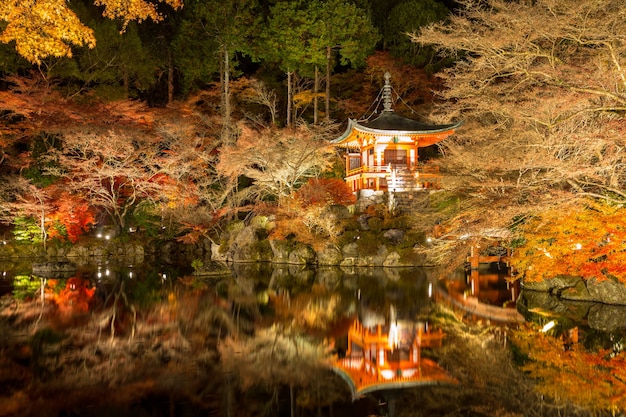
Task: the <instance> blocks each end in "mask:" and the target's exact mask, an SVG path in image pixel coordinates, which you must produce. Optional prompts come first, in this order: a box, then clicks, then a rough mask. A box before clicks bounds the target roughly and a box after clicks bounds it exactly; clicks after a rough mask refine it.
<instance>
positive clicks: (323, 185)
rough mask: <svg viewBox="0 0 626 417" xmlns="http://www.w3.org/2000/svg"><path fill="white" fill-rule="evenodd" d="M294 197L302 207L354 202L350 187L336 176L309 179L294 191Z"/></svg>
mask: <svg viewBox="0 0 626 417" xmlns="http://www.w3.org/2000/svg"><path fill="white" fill-rule="evenodd" d="M296 199H297V200H298V201H300V203H301V204H302V205H303V206H304V207H308V206H314V205H333V204H338V205H342V206H349V205H352V204H354V203H355V202H356V197H355V196H354V194H353V193H352V190H351V189H350V187H348V185H347V184H346V183H345V182H344V181H343V180H341V179H338V178H320V179H310V180H309V181H308V182H307V183H306V184H304V185H303V186H302V187H300V189H299V190H298V191H296Z"/></svg>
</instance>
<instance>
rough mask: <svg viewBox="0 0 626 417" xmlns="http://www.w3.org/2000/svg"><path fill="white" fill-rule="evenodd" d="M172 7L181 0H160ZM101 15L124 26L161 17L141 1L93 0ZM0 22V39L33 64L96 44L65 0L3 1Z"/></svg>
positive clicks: (0, 7) (92, 32) (92, 33)
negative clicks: (72, 48) (0, 29)
mask: <svg viewBox="0 0 626 417" xmlns="http://www.w3.org/2000/svg"><path fill="white" fill-rule="evenodd" d="M161 2H164V3H166V4H169V5H170V6H172V7H174V8H180V7H182V1H181V0H161ZM94 3H95V5H96V6H103V8H104V9H103V12H102V14H103V16H105V17H108V18H111V19H121V20H122V21H123V22H124V26H125V25H126V24H127V23H128V22H130V21H133V20H136V21H143V20H146V19H152V20H154V21H160V20H162V18H163V17H162V15H161V14H160V13H159V12H158V10H157V5H155V4H154V3H150V2H147V1H145V0H131V1H128V0H96V1H95V2H94ZM0 21H3V22H4V23H5V26H4V30H3V31H2V32H1V33H0V41H1V42H4V43H10V42H14V43H15V49H16V50H17V52H18V53H19V54H20V55H21V56H23V57H24V58H26V59H27V60H29V61H30V62H32V63H34V64H40V63H41V60H42V59H43V58H46V57H48V56H53V57H64V56H66V57H71V56H72V50H71V46H72V45H73V46H78V47H80V46H87V47H89V48H93V47H94V46H95V44H96V38H95V36H94V31H93V30H92V29H91V28H89V27H88V26H86V25H85V24H84V23H83V22H81V21H80V19H79V18H78V16H77V15H76V14H75V13H74V11H72V10H71V9H70V8H69V7H68V2H67V1H66V0H33V1H22V0H7V1H3V2H1V3H0Z"/></svg>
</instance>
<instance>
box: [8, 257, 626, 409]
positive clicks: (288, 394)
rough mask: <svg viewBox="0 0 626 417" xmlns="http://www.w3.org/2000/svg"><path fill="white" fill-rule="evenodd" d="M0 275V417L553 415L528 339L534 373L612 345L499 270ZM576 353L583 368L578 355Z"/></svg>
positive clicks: (93, 267) (108, 270)
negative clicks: (443, 275)
mask: <svg viewBox="0 0 626 417" xmlns="http://www.w3.org/2000/svg"><path fill="white" fill-rule="evenodd" d="M0 269H2V270H1V271H0V273H1V276H0V294H2V298H1V299H0V300H1V303H0V308H1V310H0V334H2V339H1V342H0V349H2V356H1V357H0V361H1V362H2V366H0V381H1V383H2V386H4V387H5V389H3V390H2V392H1V393H0V416H4V415H18V414H19V415H20V416H24V415H33V416H35V415H37V416H83V415H89V416H108V415H116V416H131V415H132V416H143V415H145V416H192V415H193V416H195V415H205V414H215V415H228V416H248V415H250V416H251V415H276V416H308V415H311V416H318V415H333V416H344V415H345V416H373V415H407V416H412V415H416V416H417V415H479V414H481V415H492V414H493V415H495V414H498V413H501V412H502V410H506V411H507V412H509V413H512V414H515V413H519V415H524V409H525V408H526V407H528V405H529V404H533V405H536V406H537V407H539V408H540V409H541V410H542V411H541V412H538V414H537V415H557V414H558V412H561V411H562V410H567V409H572V410H579V411H580V410H581V408H580V407H579V406H578V405H576V404H574V403H571V404H569V403H570V402H571V401H569V400H567V401H565V405H563V404H564V400H566V397H564V396H566V395H567V392H561V391H559V392H558V393H556V395H553V396H554V397H555V399H554V400H550V399H547V397H546V396H545V395H543V394H544V391H542V386H543V385H545V387H543V388H545V389H548V390H550V389H554V387H553V386H552V385H550V383H549V381H548V382H546V383H545V384H543V385H542V386H540V387H537V386H535V383H534V382H533V381H534V380H533V379H532V378H528V375H529V372H531V373H532V372H536V373H537V374H538V375H539V377H541V378H544V380H546V381H547V378H552V377H555V375H552V374H548V373H546V372H543V373H541V372H538V370H539V369H538V368H537V369H531V368H532V367H531V366H530V365H528V364H529V363H530V362H529V361H528V359H529V357H530V356H532V355H529V349H531V347H529V346H531V345H532V349H535V348H536V349H537V351H538V352H541V353H542V355H543V356H541V357H538V360H537V361H536V363H537V364H540V365H541V364H543V365H541V366H543V367H544V368H545V367H546V365H545V364H546V363H547V362H548V361H549V360H551V356H555V358H554V359H558V358H559V356H560V355H561V353H563V352H577V349H579V348H578V347H577V346H578V345H580V346H581V347H584V348H585V349H591V348H593V352H594V354H595V353H597V354H600V355H613V358H618V357H619V354H620V353H621V351H620V349H621V348H620V346H621V345H620V344H621V343H622V342H623V334H622V333H623V332H622V329H621V328H618V327H617V328H611V329H597V328H592V327H590V326H589V320H588V319H587V316H585V315H584V314H582V313H580V312H581V311H582V310H583V308H581V307H580V306H578V307H577V310H576V308H573V307H572V308H569V307H568V308H567V309H563V303H560V302H559V303H558V304H557V305H558V306H559V308H558V309H557V310H550V309H549V308H547V307H546V308H544V307H539V306H538V305H537V304H536V302H537V301H536V300H535V298H536V297H534V298H533V301H532V303H531V304H532V306H531V307H530V308H528V306H529V302H528V300H529V297H527V296H526V295H525V294H524V292H522V291H520V288H519V285H518V284H517V283H513V282H511V281H510V280H509V279H508V278H509V277H508V275H507V272H508V271H507V270H506V268H500V269H498V268H497V267H496V268H495V269H494V268H491V269H483V270H480V271H473V272H467V273H466V272H465V271H463V270H459V271H458V272H457V273H455V274H453V275H452V276H450V277H449V279H447V280H445V281H440V280H438V279H436V278H435V277H436V276H437V274H436V272H437V271H435V270H433V269H428V268H352V269H342V268H335V267H326V268H305V267H302V266H299V265H271V264H256V263H251V264H236V265H233V266H230V274H222V275H219V274H216V275H214V276H210V277H197V276H194V275H193V269H192V268H191V267H181V266H177V265H171V264H159V263H158V262H151V263H149V264H148V263H141V264H134V263H132V262H122V263H121V264H112V263H109V262H106V261H102V262H92V263H86V264H84V265H81V266H79V267H78V270H77V271H75V272H72V273H71V274H66V276H62V275H60V274H56V275H55V274H52V275H50V276H47V277H42V276H34V275H32V273H30V270H29V267H27V266H25V265H15V264H8V263H5V264H2V263H0ZM550 305H551V306H554V303H553V302H552V304H548V305H547V306H548V307H549V306H550ZM574 310H576V311H578V312H579V313H580V314H579V316H574V315H573V314H572V313H571V312H572V311H574ZM586 311H587V312H589V311H590V307H589V306H587V310H586ZM564 313H567V314H564ZM581 314H582V315H581ZM587 315H588V314H587ZM529 322H533V323H529ZM550 322H552V323H553V327H552V328H551V329H549V330H546V331H541V330H542V329H543V328H544V327H543V326H545V325H546V324H548V323H550ZM529 325H531V326H534V327H526V326H529ZM520 329H521V330H520ZM573 329H575V331H574V330H573ZM547 337H550V338H551V339H549V340H554V341H555V342H554V343H553V342H547V341H546V340H548V339H546V340H544V339H543V338H547ZM536 339H539V342H538V346H539V347H538V348H537V346H535V344H534V343H535V342H534V341H535V340H536ZM531 340H532V341H533V342H532V343H531ZM511 341H515V343H516V348H515V349H514V353H515V355H513V356H512V355H511V353H510V352H511V351H510V349H509V348H510V346H511ZM525 343H526V344H525ZM518 345H519V346H520V347H517V346H518ZM524 346H526V351H525V350H524ZM555 352H556V353H555ZM598 352H599V353H598ZM568 354H569V353H568ZM581 355H582V353H581ZM512 357H513V360H517V365H520V366H526V367H527V369H529V370H526V372H521V371H518V370H516V369H514V368H513V367H511V366H510V362H511V360H512V359H511V358H512ZM520 358H522V359H520ZM575 359H576V360H578V361H579V362H578V363H577V366H578V367H579V368H581V369H579V370H578V371H580V372H581V373H583V372H584V371H585V369H584V365H583V364H581V363H580V361H581V360H588V357H583V356H580V357H579V356H577V357H576V358H575ZM558 360H559V361H560V362H559V363H557V364H556V365H555V366H557V367H558V366H562V365H563V363H564V362H563V359H562V358H561V359H558ZM533 363H535V362H533ZM598 365H599V363H597V362H595V365H591V364H590V365H589V366H590V367H592V366H598ZM537 366H538V367H539V365H537ZM557 383H558V381H555V382H554V384H557ZM607 383H612V381H608V382H607ZM614 386H615V385H614ZM546 387H547V388H546ZM597 395H599V396H600V395H607V397H609V395H608V394H607V393H605V392H604V391H601V390H597ZM557 397H558V398H557ZM606 401H609V403H607V402H606ZM606 401H605V402H602V401H600V400H597V401H595V403H594V404H596V405H598V404H599V406H601V407H605V406H606V404H612V403H610V401H614V400H610V399H607V400H606ZM592 402H593V401H590V405H589V407H590V408H589V410H590V412H592V411H594V409H593V407H594V405H593V404H591V403H592ZM485 404H489V405H488V406H487V405H485ZM563 407H564V408H563ZM559 410H560V411H559ZM595 410H596V411H597V408H596V409H595Z"/></svg>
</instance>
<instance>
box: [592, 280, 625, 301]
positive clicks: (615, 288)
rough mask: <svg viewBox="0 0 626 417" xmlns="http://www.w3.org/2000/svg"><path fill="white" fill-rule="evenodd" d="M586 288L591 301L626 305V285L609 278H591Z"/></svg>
mask: <svg viewBox="0 0 626 417" xmlns="http://www.w3.org/2000/svg"><path fill="white" fill-rule="evenodd" d="M587 289H588V291H589V294H590V296H591V299H592V300H593V301H597V302H599V303H604V304H613V305H626V285H624V284H623V283H620V282H616V281H612V280H609V279H600V280H599V279H597V278H591V279H589V280H588V281H587Z"/></svg>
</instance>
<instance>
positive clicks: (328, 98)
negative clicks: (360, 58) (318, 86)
mask: <svg viewBox="0 0 626 417" xmlns="http://www.w3.org/2000/svg"><path fill="white" fill-rule="evenodd" d="M330 58H331V47H330V46H327V47H326V108H325V110H326V121H327V122H330Z"/></svg>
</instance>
